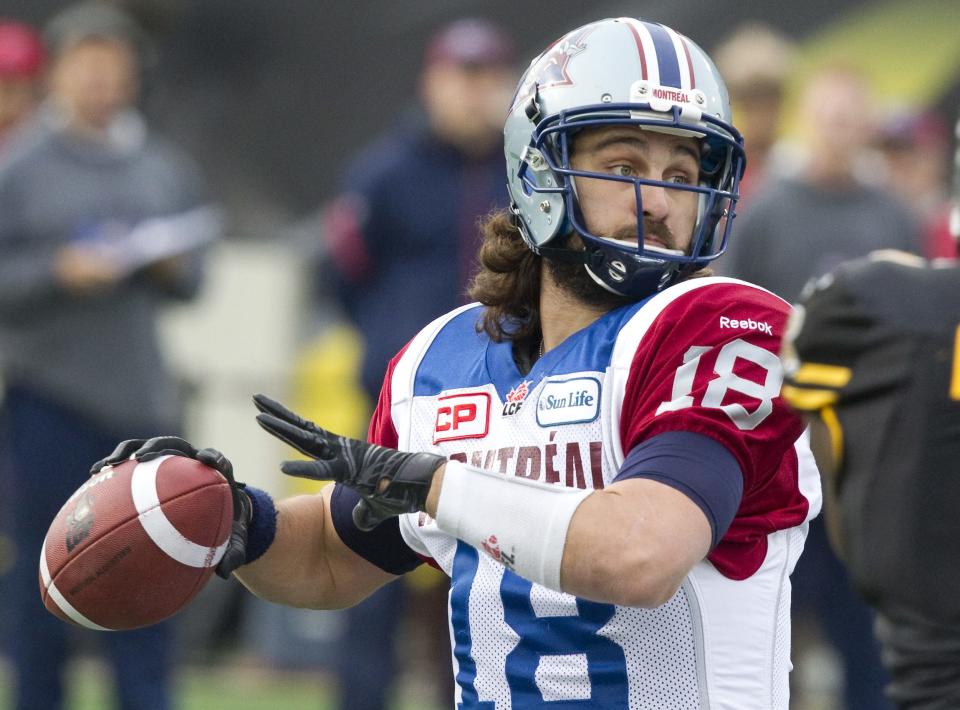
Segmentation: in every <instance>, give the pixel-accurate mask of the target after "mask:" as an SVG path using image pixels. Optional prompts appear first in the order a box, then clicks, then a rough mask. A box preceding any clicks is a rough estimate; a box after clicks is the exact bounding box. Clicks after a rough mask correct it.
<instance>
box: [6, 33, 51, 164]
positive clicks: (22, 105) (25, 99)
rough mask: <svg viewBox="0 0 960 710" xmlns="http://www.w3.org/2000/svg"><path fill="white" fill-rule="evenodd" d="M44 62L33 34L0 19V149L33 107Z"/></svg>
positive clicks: (40, 45)
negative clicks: (5, 139)
mask: <svg viewBox="0 0 960 710" xmlns="http://www.w3.org/2000/svg"><path fill="white" fill-rule="evenodd" d="M45 59H46V57H45V53H44V49H43V42H42V41H41V39H40V35H39V34H38V33H37V31H36V30H34V29H33V28H32V27H30V26H29V25H27V24H24V23H23V22H18V21H17V20H8V19H2V18H0V146H2V144H3V142H4V138H5V137H6V136H7V135H8V134H9V132H10V131H11V130H12V129H13V128H15V127H16V126H17V125H18V124H19V123H20V122H21V121H23V119H24V118H25V117H26V116H28V115H29V114H30V113H31V112H32V111H33V108H34V106H36V104H37V98H38V95H39V89H38V87H39V79H40V75H41V72H42V71H43V66H44V61H45Z"/></svg>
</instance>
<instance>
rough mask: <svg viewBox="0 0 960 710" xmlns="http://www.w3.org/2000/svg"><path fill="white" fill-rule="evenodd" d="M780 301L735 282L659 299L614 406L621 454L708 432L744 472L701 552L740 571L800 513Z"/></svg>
mask: <svg viewBox="0 0 960 710" xmlns="http://www.w3.org/2000/svg"><path fill="white" fill-rule="evenodd" d="M789 310H790V309H789V306H788V305H787V304H786V303H785V302H783V301H782V300H781V299H779V298H777V297H776V296H773V295H772V294H769V293H767V292H765V291H763V290H760V289H757V288H754V287H750V286H746V285H742V284H735V283H716V284H711V285H709V286H704V287H702V288H697V289H693V290H691V291H688V292H687V293H684V294H682V295H680V296H679V297H678V298H676V299H675V300H674V301H673V302H671V303H670V304H668V305H667V306H666V307H665V308H664V309H663V311H662V312H661V313H660V314H659V315H658V316H657V318H656V319H655V320H654V321H653V323H652V324H651V325H650V328H649V329H648V330H647V332H646V333H645V334H644V336H643V338H642V339H641V340H640V344H639V346H638V348H637V351H636V354H635V355H634V358H633V362H632V364H631V369H630V375H629V377H628V380H627V384H626V388H625V392H624V403H623V408H622V410H621V420H620V437H621V441H622V442H623V451H624V454H625V455H626V454H627V453H629V451H630V450H631V449H632V448H633V447H634V446H636V445H637V444H639V443H641V442H643V441H646V440H647V439H649V438H651V437H653V436H656V435H657V434H661V433H664V432H670V431H686V432H692V433H696V434H702V435H704V436H708V437H710V438H712V439H714V440H715V441H717V442H718V443H720V444H722V445H723V446H724V447H726V448H727V449H728V450H729V451H730V452H731V453H732V454H733V456H734V457H735V458H736V460H737V462H738V464H739V465H740V470H741V472H742V474H743V498H742V499H741V502H740V507H739V509H738V511H737V514H736V516H735V517H734V520H733V522H732V524H731V525H730V527H729V529H728V530H727V533H726V534H725V535H724V537H723V538H722V539H721V541H720V543H719V544H718V545H717V546H716V547H715V548H714V549H713V551H712V552H711V553H710V556H709V559H710V560H711V562H713V563H714V565H715V566H716V567H717V568H718V569H719V570H720V571H721V572H722V573H723V574H724V575H726V576H728V577H731V578H734V579H744V578H746V577H749V576H750V575H751V574H753V573H754V572H755V571H756V570H757V569H758V568H759V567H760V565H761V564H762V563H763V559H764V557H765V555H766V536H767V535H768V534H769V533H771V532H774V531H775V530H780V529H784V528H788V527H793V526H795V525H799V524H800V523H802V522H803V521H804V520H805V519H806V515H807V512H808V502H807V500H806V498H805V497H804V496H803V495H802V494H801V493H800V491H799V487H798V471H797V458H796V454H795V452H794V449H793V444H794V442H795V441H796V439H797V438H798V437H799V436H800V434H801V433H802V431H803V422H802V420H801V419H800V418H799V417H798V416H797V415H796V414H794V413H793V412H792V411H791V410H790V409H789V408H788V407H787V406H786V403H785V402H784V401H783V400H782V399H781V398H780V386H781V383H782V378H783V376H782V369H781V366H780V360H779V357H778V356H777V353H779V350H780V339H781V337H782V335H783V329H784V326H785V324H786V319H787V316H788V315H789Z"/></svg>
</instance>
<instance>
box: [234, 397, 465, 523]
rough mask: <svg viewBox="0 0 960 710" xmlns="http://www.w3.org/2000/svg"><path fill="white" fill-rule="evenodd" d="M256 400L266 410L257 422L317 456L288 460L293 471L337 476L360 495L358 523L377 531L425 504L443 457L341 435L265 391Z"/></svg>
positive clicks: (286, 467) (292, 473)
mask: <svg viewBox="0 0 960 710" xmlns="http://www.w3.org/2000/svg"><path fill="white" fill-rule="evenodd" d="M253 402H254V404H256V406H257V409H259V410H260V411H261V412H262V413H261V414H258V415H257V423H258V424H260V426H261V427H263V428H264V429H265V430H267V431H268V432H269V433H271V434H273V435H274V436H275V437H277V438H278V439H281V440H283V441H285V442H287V443H288V444H290V446H292V447H293V448H295V449H296V450H297V451H299V452H301V453H303V454H306V455H307V456H309V457H311V458H312V459H314V460H313V461H284V462H283V464H282V465H281V466H280V470H281V471H283V472H284V473H286V474H288V475H290V476H299V477H300V478H312V479H314V480H322V481H337V482H338V483H342V484H343V485H345V486H349V487H350V488H352V489H353V490H355V491H356V492H357V493H359V494H360V498H361V500H360V502H359V503H357V505H356V507H354V509H353V522H354V523H355V524H356V526H357V527H358V528H360V529H361V530H373V528H375V527H376V526H377V525H379V524H380V523H382V522H383V521H384V520H386V519H387V518H390V517H393V516H395V515H402V514H403V513H414V512H417V511H421V510H423V509H424V507H425V505H426V502H427V493H429V492H430V483H431V482H432V481H433V474H434V472H436V470H437V469H438V468H439V467H440V466H441V465H442V464H444V463H446V459H445V458H444V457H443V456H436V455H434V454H424V453H406V452H402V451H397V450H396V449H390V448H387V447H385V446H377V445H376V444H368V443H366V442H363V441H358V440H357V439H350V438H347V437H345V436H338V435H337V434H334V433H332V432H329V431H327V430H326V429H322V428H321V427H318V426H317V425H316V424H314V423H313V422H309V421H307V420H306V419H303V418H301V417H299V416H297V415H296V414H294V413H293V412H291V411H290V410H289V409H287V408H286V407H284V406H283V405H282V404H280V403H279V402H275V401H273V400H272V399H270V398H269V397H265V396H264V395H262V394H258V395H254V397H253Z"/></svg>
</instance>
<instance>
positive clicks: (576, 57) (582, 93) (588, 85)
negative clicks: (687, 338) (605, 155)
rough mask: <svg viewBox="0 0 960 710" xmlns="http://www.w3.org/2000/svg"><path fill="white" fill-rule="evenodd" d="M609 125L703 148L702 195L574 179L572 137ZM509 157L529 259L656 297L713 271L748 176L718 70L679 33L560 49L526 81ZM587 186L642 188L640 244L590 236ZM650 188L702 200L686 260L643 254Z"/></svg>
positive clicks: (608, 34) (589, 35) (616, 22)
mask: <svg viewBox="0 0 960 710" xmlns="http://www.w3.org/2000/svg"><path fill="white" fill-rule="evenodd" d="M609 125H632V126H639V127H640V128H643V129H644V130H653V131H658V132H666V133H672V134H676V135H681V136H692V137H696V138H698V139H700V143H701V161H700V180H699V183H698V184H696V185H687V184H676V183H673V182H663V181H658V180H647V179H642V178H635V177H626V176H620V175H611V174H601V173H593V172H590V173H587V172H584V171H579V170H574V169H572V168H571V165H570V155H571V152H572V136H573V135H574V134H575V133H576V132H577V131H579V130H582V129H584V128H588V127H596V126H609ZM504 152H505V155H506V161H507V186H508V189H509V192H510V200H511V209H512V211H513V212H514V214H515V215H516V218H517V222H518V226H519V228H520V231H521V233H522V234H523V238H524V239H525V241H526V242H527V244H528V245H529V246H530V248H531V249H533V250H534V251H535V252H537V253H539V254H542V255H543V256H544V257H547V258H553V259H563V260H566V261H582V262H583V263H585V265H586V268H587V270H588V272H589V273H590V274H591V275H592V276H593V278H594V279H595V280H597V281H598V282H599V283H600V284H601V285H602V286H604V287H605V288H607V289H608V290H610V291H612V292H614V293H618V294H621V295H624V296H628V297H632V298H643V297H645V296H648V295H650V294H652V293H655V292H656V291H659V290H661V289H663V288H666V287H667V286H669V285H670V284H671V283H674V282H675V281H676V280H677V279H678V278H681V277H682V276H684V275H686V274H689V273H692V272H693V271H696V270H697V269H700V268H702V267H703V266H705V265H706V264H707V263H709V262H710V261H711V260H713V259H715V258H716V257H718V256H719V255H720V254H721V253H723V250H724V248H725V247H726V242H727V237H728V235H729V233H730V227H731V224H732V222H733V217H734V214H735V209H734V208H735V205H736V202H737V200H738V197H739V193H738V189H739V182H740V177H741V175H742V174H743V168H744V165H745V156H744V152H743V138H742V137H741V136H740V134H739V132H738V131H737V130H736V129H735V128H734V127H733V125H732V123H731V119H730V102H729V99H728V96H727V89H726V86H725V85H724V83H723V80H722V79H721V78H720V75H719V73H718V72H717V69H716V67H715V66H714V65H713V62H712V61H711V60H710V58H709V57H708V56H707V54H706V53H705V52H704V51H703V50H702V49H700V47H698V46H697V45H696V44H694V43H693V42H692V41H690V40H689V39H688V38H686V37H684V36H683V35H681V34H680V33H678V32H676V31H674V30H672V29H670V28H669V27H665V26H664V25H660V24H656V23H653V22H644V21H641V20H638V19H633V18H626V17H623V18H616V19H606V20H600V21H598V22H593V23H590V24H588V25H584V26H583V27H580V28H578V29H575V30H573V31H572V32H568V33H567V34H566V35H564V36H563V37H561V38H560V39H558V40H557V41H556V42H554V43H553V44H551V45H550V46H549V47H548V48H547V49H546V51H545V52H544V53H543V54H541V55H540V56H539V57H537V58H536V59H534V60H533V62H531V64H530V67H529V68H528V69H527V71H526V72H525V73H524V75H523V77H522V78H521V80H520V84H519V86H518V88H517V92H516V94H515V96H514V99H513V102H512V104H511V107H510V112H509V115H508V116H507V121H506V124H505V126H504ZM578 177H582V178H596V179H605V180H615V181H621V182H624V181H625V182H632V183H633V184H634V191H635V195H636V204H637V235H636V242H635V243H634V242H633V240H632V239H631V240H630V241H629V242H625V241H624V240H622V239H613V238H610V237H609V236H604V235H598V234H592V233H591V232H590V231H589V230H588V229H587V226H586V224H585V222H584V220H583V218H582V215H581V213H580V209H579V205H578V201H577V191H576V178H578ZM642 185H654V186H657V187H663V188H666V189H672V190H687V191H692V192H695V193H697V197H698V213H697V219H696V224H695V226H694V228H693V234H692V235H691V236H692V238H691V242H690V248H689V249H688V250H687V251H686V252H679V251H676V250H671V249H664V248H660V247H658V246H655V245H653V244H648V245H645V244H644V226H643V207H642V204H643V203H642V199H641V195H640V191H641V186H642ZM721 224H722V228H719V227H720V226H721ZM571 232H576V233H577V234H579V236H580V238H581V239H582V241H583V243H584V250H583V251H579V250H576V249H573V248H571V247H570V246H569V245H568V244H567V240H566V237H567V235H569V234H570V233H571Z"/></svg>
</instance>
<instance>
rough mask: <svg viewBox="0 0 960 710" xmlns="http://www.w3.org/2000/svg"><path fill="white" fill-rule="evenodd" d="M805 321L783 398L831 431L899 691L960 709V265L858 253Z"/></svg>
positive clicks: (903, 696)
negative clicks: (819, 420)
mask: <svg viewBox="0 0 960 710" xmlns="http://www.w3.org/2000/svg"><path fill="white" fill-rule="evenodd" d="M792 325H793V327H791V328H790V329H789V332H788V335H787V340H786V342H785V344H784V360H785V362H786V369H787V378H786V384H785V385H784V388H783V396H784V398H785V399H786V400H787V401H788V402H789V403H790V404H791V405H792V406H793V407H794V408H796V409H799V410H803V411H806V412H809V413H811V414H816V415H819V417H820V419H821V421H822V422H823V424H824V425H825V429H826V431H827V432H828V436H829V440H830V443H831V444H832V446H831V448H832V451H833V464H834V465H833V467H832V468H833V471H834V474H833V476H832V477H831V478H830V482H831V483H832V492H833V494H834V496H835V500H834V501H831V502H833V503H834V504H835V505H836V506H837V508H836V510H835V511H834V512H835V513H838V515H837V516H835V519H836V520H837V521H838V525H839V530H836V531H835V532H836V533H838V535H837V536H836V537H837V538H838V539H840V540H842V547H843V550H842V556H843V557H844V558H845V561H846V563H847V566H848V569H849V571H850V575H851V577H852V579H853V580H854V583H855V584H856V586H857V588H858V589H859V591H860V592H861V593H862V594H863V595H864V597H865V598H866V599H867V601H869V602H870V603H871V604H872V605H873V606H874V607H875V608H876V610H877V611H878V614H879V617H878V625H877V633H878V637H879V639H880V641H881V643H882V644H883V646H884V662H885V663H886V665H887V666H888V667H889V669H890V671H891V673H892V674H893V678H894V682H893V685H892V686H891V689H890V693H891V696H892V697H893V699H894V700H895V701H897V702H898V703H900V704H901V706H902V707H910V708H915V707H923V708H947V707H950V708H957V707H960V266H958V265H956V263H953V264H950V263H939V264H937V263H933V264H931V263H929V262H926V261H924V260H921V259H918V258H916V257H913V256H909V255H906V254H903V253H901V252H879V253H876V254H874V255H872V256H871V257H870V258H868V259H862V260H858V261H854V262H850V263H848V264H845V265H843V266H842V267H841V268H840V269H838V270H837V271H836V272H834V273H833V274H831V275H829V276H826V277H823V278H821V279H819V280H818V281H817V282H815V283H813V284H811V286H809V287H808V289H807V291H806V292H805V293H804V296H803V298H802V303H801V306H800V308H798V312H797V314H796V317H795V320H794V323H793V324H792ZM824 468H829V466H824ZM824 473H825V475H827V476H829V473H828V472H826V471H825V472H824ZM828 497H829V496H828Z"/></svg>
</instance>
